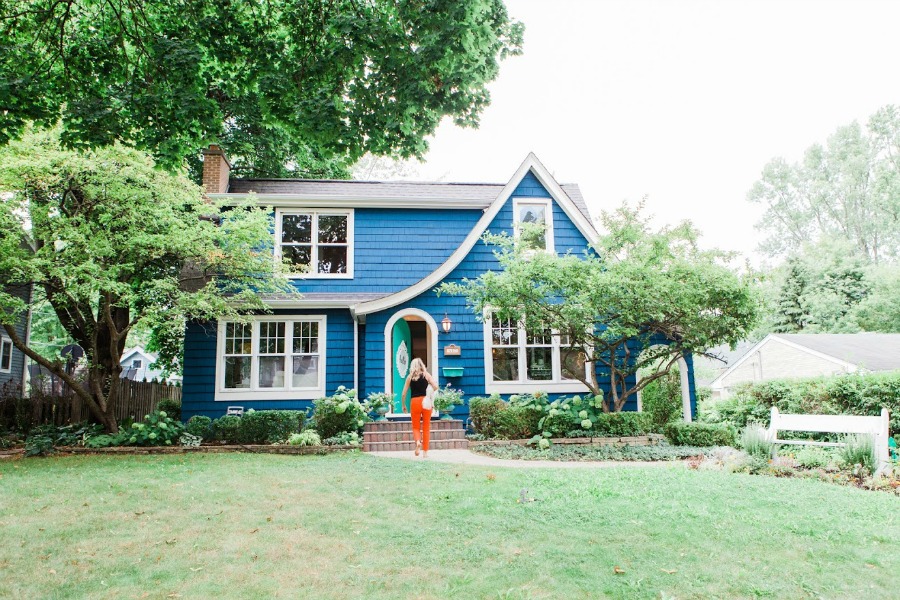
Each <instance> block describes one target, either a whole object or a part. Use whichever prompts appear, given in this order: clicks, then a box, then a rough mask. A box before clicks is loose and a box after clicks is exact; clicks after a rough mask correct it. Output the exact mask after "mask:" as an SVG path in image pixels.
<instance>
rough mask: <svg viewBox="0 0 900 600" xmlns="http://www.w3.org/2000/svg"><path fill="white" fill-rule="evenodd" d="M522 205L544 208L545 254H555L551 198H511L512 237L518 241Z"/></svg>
mask: <svg viewBox="0 0 900 600" xmlns="http://www.w3.org/2000/svg"><path fill="white" fill-rule="evenodd" d="M523 205H524V206H529V205H534V206H538V205H540V206H543V207H544V208H545V210H544V215H545V217H546V221H545V223H544V225H545V226H546V229H545V233H544V236H545V244H546V249H545V252H547V254H556V243H555V241H554V239H553V200H552V199H551V198H529V197H524V196H523V197H517V198H513V232H514V233H513V235H514V238H515V239H519V207H520V206H523Z"/></svg>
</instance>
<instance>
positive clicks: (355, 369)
mask: <svg viewBox="0 0 900 600" xmlns="http://www.w3.org/2000/svg"><path fill="white" fill-rule="evenodd" d="M350 317H351V318H352V319H353V389H354V390H356V393H357V395H359V394H360V393H361V392H360V389H359V319H358V318H357V316H356V306H351V307H350Z"/></svg>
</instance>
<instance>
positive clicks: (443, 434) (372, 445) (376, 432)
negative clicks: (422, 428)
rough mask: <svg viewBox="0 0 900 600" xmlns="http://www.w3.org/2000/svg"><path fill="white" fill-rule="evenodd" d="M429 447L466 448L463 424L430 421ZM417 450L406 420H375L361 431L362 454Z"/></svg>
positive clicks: (451, 421)
mask: <svg viewBox="0 0 900 600" xmlns="http://www.w3.org/2000/svg"><path fill="white" fill-rule="evenodd" d="M430 438H431V439H430V441H429V446H430V447H431V449H433V450H456V449H465V448H468V447H469V442H468V440H466V432H465V430H464V429H463V422H462V421H457V420H438V419H432V420H431V436H430ZM415 448H416V443H415V441H414V440H413V434H412V424H411V423H410V422H409V421H406V422H403V421H375V422H371V423H366V426H365V428H364V429H363V452H399V451H406V450H408V451H410V452H412V451H413V450H415Z"/></svg>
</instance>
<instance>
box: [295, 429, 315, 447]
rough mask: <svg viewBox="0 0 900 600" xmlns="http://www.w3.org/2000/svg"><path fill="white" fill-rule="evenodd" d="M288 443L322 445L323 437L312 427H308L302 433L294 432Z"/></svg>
mask: <svg viewBox="0 0 900 600" xmlns="http://www.w3.org/2000/svg"><path fill="white" fill-rule="evenodd" d="M287 443H288V444H290V445H291V446H321V445H322V438H320V437H319V434H318V433H316V432H315V431H313V430H312V429H307V430H306V431H301V432H300V433H292V434H291V437H289V438H288V441H287Z"/></svg>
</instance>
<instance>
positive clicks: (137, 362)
mask: <svg viewBox="0 0 900 600" xmlns="http://www.w3.org/2000/svg"><path fill="white" fill-rule="evenodd" d="M143 364H144V363H143V361H141V359H139V358H136V359H134V360H133V361H131V368H132V369H140V368H141V367H142V366H143Z"/></svg>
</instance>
